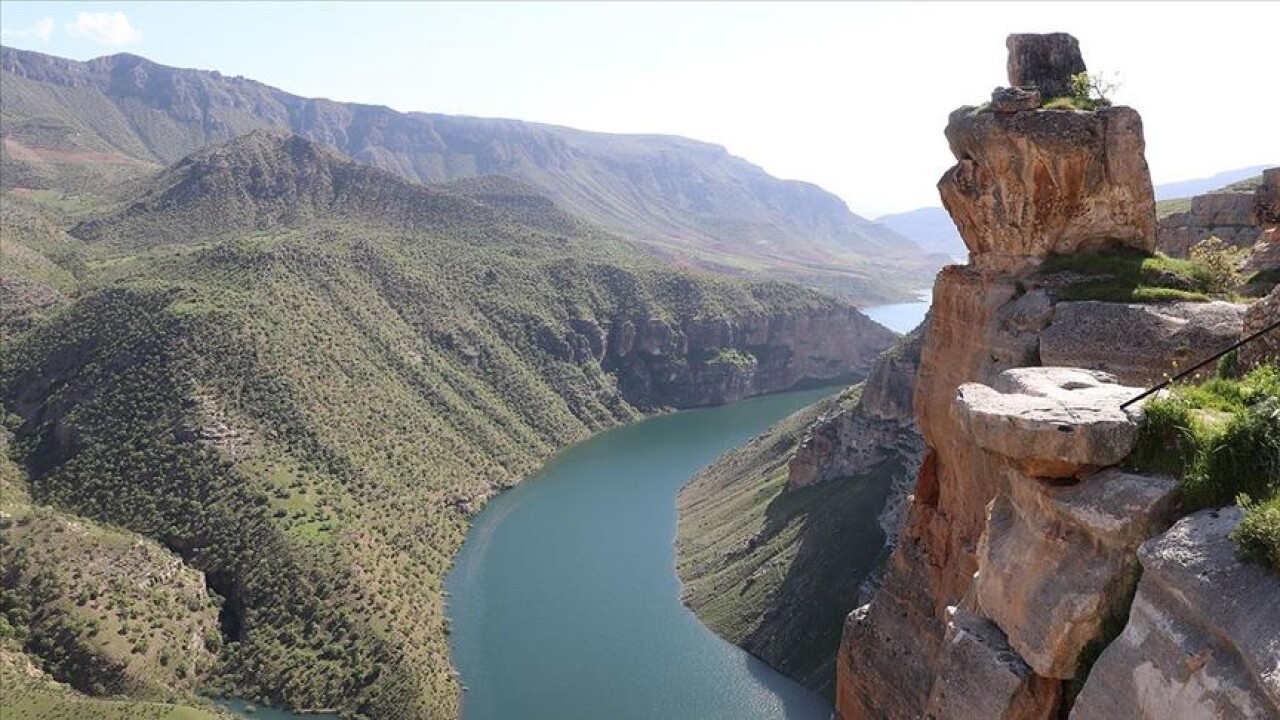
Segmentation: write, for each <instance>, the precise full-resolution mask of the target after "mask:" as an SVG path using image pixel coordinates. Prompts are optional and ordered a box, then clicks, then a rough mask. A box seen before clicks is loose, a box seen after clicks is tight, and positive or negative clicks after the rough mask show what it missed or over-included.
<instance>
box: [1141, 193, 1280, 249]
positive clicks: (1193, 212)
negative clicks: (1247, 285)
mask: <svg viewBox="0 0 1280 720" xmlns="http://www.w3.org/2000/svg"><path fill="white" fill-rule="evenodd" d="M1183 202H1186V203H1188V207H1187V209H1185V210H1181V211H1179V212H1172V213H1169V214H1166V215H1164V217H1161V218H1160V224H1159V228H1158V230H1157V238H1158V241H1157V247H1158V248H1159V249H1160V251H1161V252H1163V253H1165V254H1167V255H1170V256H1172V257H1186V256H1187V255H1188V254H1189V253H1190V252H1191V248H1192V247H1194V246H1195V245H1196V244H1197V243H1199V242H1201V241H1202V240H1204V239H1206V238H1208V237H1209V236H1210V235H1215V236H1217V237H1218V238H1220V239H1221V240H1223V241H1225V242H1226V243H1227V244H1228V245H1231V246H1233V247H1237V248H1241V249H1243V250H1247V251H1249V254H1250V255H1251V256H1253V257H1256V259H1254V260H1252V261H1251V263H1250V265H1249V269H1251V270H1264V269H1267V268H1272V267H1280V237H1277V236H1276V232H1277V230H1276V227H1277V225H1280V168H1268V169H1266V170H1264V171H1263V172H1262V174H1261V175H1260V176H1258V177H1256V178H1253V179H1249V180H1244V181H1241V182H1237V183H1233V184H1231V185H1228V186H1227V187H1224V188H1221V189H1218V190H1215V191H1213V192H1210V193H1205V194H1204V195H1197V196H1195V197H1193V198H1191V199H1190V200H1189V201H1183ZM1162 205H1163V203H1162Z"/></svg>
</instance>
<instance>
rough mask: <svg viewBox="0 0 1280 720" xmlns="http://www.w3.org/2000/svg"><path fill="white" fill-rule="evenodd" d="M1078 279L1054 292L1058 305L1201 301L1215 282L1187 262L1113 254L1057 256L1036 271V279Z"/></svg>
mask: <svg viewBox="0 0 1280 720" xmlns="http://www.w3.org/2000/svg"><path fill="white" fill-rule="evenodd" d="M1060 273H1062V274H1073V275H1078V276H1082V277H1080V278H1079V279H1076V280H1074V281H1073V282H1071V284H1069V285H1068V286H1066V287H1064V288H1062V289H1060V290H1058V291H1057V292H1056V294H1057V297H1058V299H1059V300H1102V301H1106V302H1147V303H1149V302H1168V301H1175V300H1183V301H1192V302H1205V301H1207V300H1210V299H1211V292H1210V290H1211V288H1213V287H1214V279H1213V277H1212V275H1211V273H1210V271H1209V269H1208V268H1206V267H1204V266H1203V265H1200V264H1198V263H1195V262H1193V261H1191V260H1178V259H1174V258H1170V257H1167V256H1165V255H1161V254H1159V253H1157V254H1155V255H1146V254H1143V253H1140V252H1137V251H1134V250H1113V251H1107V252H1098V253H1082V254H1077V255H1056V256H1052V257H1050V258H1048V259H1047V260H1045V262H1044V263H1043V264H1042V265H1041V266H1040V270H1039V275H1040V276H1042V277H1044V276H1050V275H1056V274H1060Z"/></svg>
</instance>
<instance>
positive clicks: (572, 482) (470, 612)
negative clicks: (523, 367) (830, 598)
mask: <svg viewBox="0 0 1280 720" xmlns="http://www.w3.org/2000/svg"><path fill="white" fill-rule="evenodd" d="M834 391H835V389H834V388H826V389H820V390H810V391H805V392H796V393H786V394H781V395H771V396H767V397H762V398H755V399H752V400H745V401H743V402H739V403H735V404H733V405H726V406H723V407H718V408H711V409H704V410H691V411H687V412H680V413H675V414H672V415H664V416H660V417H655V418H650V419H648V420H644V421H642V422H638V423H635V424H633V425H629V426H626V427H621V428H617V429H615V430H611V431H608V432H604V433H601V434H599V435H597V436H595V437H593V438H591V439H590V440H587V441H586V442H583V443H581V444H579V445H576V446H574V447H572V448H569V449H568V450H566V451H564V452H563V453H561V454H560V455H559V456H557V457H556V458H555V459H553V460H552V461H551V462H550V463H548V464H547V465H546V466H545V467H544V468H543V469H542V471H541V472H540V473H538V475H536V476H534V477H531V478H529V479H528V480H526V481H525V482H523V483H521V484H519V485H517V486H516V487H515V488H513V489H511V490H508V491H506V492H504V493H502V494H501V495H499V496H498V497H496V498H494V499H493V500H492V501H491V502H490V503H489V505H488V506H487V507H486V508H485V509H484V510H483V511H482V512H481V513H480V514H479V515H478V516H477V517H476V518H475V523H474V524H473V526H472V528H471V531H470V533H469V534H468V536H467V541H466V544H465V545H464V546H463V548H462V551H461V553H460V554H459V555H458V558H457V560H456V563H455V565H454V568H453V571H452V572H451V573H450V575H449V577H448V579H447V581H446V588H447V589H448V591H449V593H450V599H449V607H448V613H449V617H450V618H451V621H452V631H453V632H452V634H451V636H450V641H451V646H452V652H453V662H454V665H455V666H456V667H457V668H458V671H459V673H460V675H461V681H462V683H463V684H464V685H465V687H466V688H467V691H466V692H464V693H463V696H462V717H463V720H515V719H518V720H597V719H603V718H608V719H609V720H783V719H791V720H827V719H828V718H829V717H830V715H831V705H830V704H829V703H827V702H826V701H825V700H824V699H823V698H821V697H818V696H817V695H814V694H812V693H810V692H809V691H808V690H806V689H804V688H803V687H801V686H800V685H798V684H796V683H795V682H793V681H792V680H790V679H788V678H786V677H784V676H782V675H780V674H778V673H777V672H775V671H774V670H773V669H771V668H770V667H769V666H767V665H765V664H764V663H763V662H761V661H759V660H757V659H756V658H754V657H752V656H750V655H748V654H747V653H746V652H744V651H742V650H741V649H739V648H738V647H736V646H734V645H731V644H729V643H727V642H725V641H724V640H722V639H720V637H719V636H717V635H715V634H714V633H712V632H711V631H710V630H708V629H707V628H706V627H704V626H703V625H702V623H701V622H699V621H698V619H697V617H695V616H694V615H693V613H692V612H690V611H689V610H688V609H687V608H686V607H684V605H682V604H681V602H680V580H679V578H678V577H677V576H676V569H675V547H674V545H673V540H674V538H675V534H676V494H677V493H678V492H679V490H680V488H681V486H683V485H684V484H685V483H686V482H687V481H688V480H689V479H690V478H691V477H692V476H693V475H694V474H695V473H697V471H698V470H699V469H701V468H703V467H705V466H706V465H708V464H709V463H711V462H712V461H713V460H715V459H716V457H718V456H719V455H720V454H721V453H723V452H725V451H726V450H728V449H730V448H732V447H735V446H737V445H740V444H742V443H743V442H745V441H747V440H748V439H750V438H751V437H754V436H755V435H758V434H759V433H760V432H762V431H763V430H765V429H766V428H767V427H769V426H770V425H772V424H773V423H775V422H777V421H778V420H780V419H782V418H783V417H785V416H787V415H789V414H790V413H792V412H794V411H796V410H799V409H800V408H802V407H804V406H806V405H809V404H811V403H813V402H816V401H817V400H819V399H820V398H822V397H823V396H825V395H827V394H829V393H831V392H834Z"/></svg>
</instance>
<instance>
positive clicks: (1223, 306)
mask: <svg viewBox="0 0 1280 720" xmlns="http://www.w3.org/2000/svg"><path fill="white" fill-rule="evenodd" d="M1244 313H1245V306H1243V305H1236V304H1235V303H1229V302H1221V301H1217V302H1207V303H1196V302H1176V303H1159V304H1141V303H1111V302H1099V301H1096V300H1086V301H1081V302H1061V303H1058V304H1057V305H1056V306H1055V307H1054V311H1053V320H1052V321H1051V322H1050V323H1049V327H1047V328H1045V330H1044V332H1043V333H1041V334H1040V360H1041V362H1043V363H1045V364H1046V365H1068V366H1072V367H1082V368H1089V369H1092V370H1103V371H1106V372H1108V373H1111V374H1112V375H1115V376H1116V377H1117V378H1119V379H1120V381H1121V382H1124V383H1128V384H1132V385H1144V386H1148V385H1152V384H1154V383H1157V382H1160V381H1161V380H1163V379H1164V378H1165V376H1166V375H1173V374H1175V373H1177V372H1178V370H1179V369H1181V368H1187V367H1190V366H1191V365H1193V364H1195V363H1196V362H1199V361H1200V360H1203V359H1205V358H1207V357H1209V356H1210V355H1213V354H1214V353H1216V352H1218V351H1219V350H1222V349H1224V348H1226V347H1228V346H1230V345H1231V343H1233V342H1235V341H1237V340H1239V339H1240V332H1241V329H1242V328H1243V327H1244ZM1204 372H1205V373H1206V374H1212V372H1213V368H1206V369H1205V371H1204Z"/></svg>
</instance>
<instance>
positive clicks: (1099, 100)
mask: <svg viewBox="0 0 1280 720" xmlns="http://www.w3.org/2000/svg"><path fill="white" fill-rule="evenodd" d="M1119 90H1120V78H1119V76H1118V75H1114V74H1113V75H1110V76H1108V75H1106V74H1104V73H1100V72H1099V73H1091V72H1087V71H1085V72H1078V73H1076V74H1075V75H1072V76H1071V97H1072V98H1074V99H1076V100H1078V101H1080V102H1081V103H1082V104H1086V105H1091V106H1093V107H1110V105H1111V95H1112V94H1114V93H1116V92H1117V91H1119Z"/></svg>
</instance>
